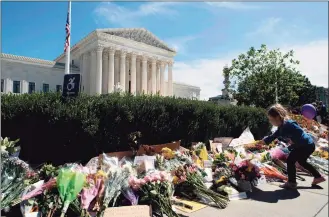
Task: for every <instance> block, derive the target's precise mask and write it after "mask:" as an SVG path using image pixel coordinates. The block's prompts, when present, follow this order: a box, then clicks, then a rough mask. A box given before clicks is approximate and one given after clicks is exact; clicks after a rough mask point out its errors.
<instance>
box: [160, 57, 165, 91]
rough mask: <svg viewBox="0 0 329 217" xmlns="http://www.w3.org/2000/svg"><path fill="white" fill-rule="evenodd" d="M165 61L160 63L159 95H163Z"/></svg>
mask: <svg viewBox="0 0 329 217" xmlns="http://www.w3.org/2000/svg"><path fill="white" fill-rule="evenodd" d="M164 72H165V63H164V62H161V63H160V95H161V96H165V76H164Z"/></svg>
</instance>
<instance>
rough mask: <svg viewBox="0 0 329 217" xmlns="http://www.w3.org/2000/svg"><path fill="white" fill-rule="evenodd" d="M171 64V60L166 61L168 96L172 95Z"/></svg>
mask: <svg viewBox="0 0 329 217" xmlns="http://www.w3.org/2000/svg"><path fill="white" fill-rule="evenodd" d="M172 65H173V62H172V61H170V62H169V63H168V91H167V95H168V96H173V75H172Z"/></svg>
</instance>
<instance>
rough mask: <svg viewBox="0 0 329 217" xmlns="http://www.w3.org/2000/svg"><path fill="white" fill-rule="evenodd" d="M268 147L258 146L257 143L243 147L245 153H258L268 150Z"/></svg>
mask: <svg viewBox="0 0 329 217" xmlns="http://www.w3.org/2000/svg"><path fill="white" fill-rule="evenodd" d="M268 148H269V147H268V146H266V145H262V144H259V143H258V141H256V142H254V143H251V144H247V145H245V146H244V149H245V150H246V152H252V153H260V152H264V151H266V150H268Z"/></svg>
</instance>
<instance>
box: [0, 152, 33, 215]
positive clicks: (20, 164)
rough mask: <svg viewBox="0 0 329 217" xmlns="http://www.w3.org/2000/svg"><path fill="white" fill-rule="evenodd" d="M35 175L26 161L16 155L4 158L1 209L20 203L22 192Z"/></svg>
mask: <svg viewBox="0 0 329 217" xmlns="http://www.w3.org/2000/svg"><path fill="white" fill-rule="evenodd" d="M35 176H36V174H35V173H34V172H33V171H32V170H30V168H29V165H28V164H27V163H25V162H24V161H22V160H20V159H18V158H16V157H11V158H8V159H6V160H4V161H3V162H2V164H1V209H5V208H9V207H10V206H12V205H15V204H17V203H20V200H21V198H20V196H21V194H22V193H23V191H24V190H25V188H26V187H27V186H28V185H29V184H30V182H32V181H34V180H33V179H34V178H35ZM31 180H32V181H31Z"/></svg>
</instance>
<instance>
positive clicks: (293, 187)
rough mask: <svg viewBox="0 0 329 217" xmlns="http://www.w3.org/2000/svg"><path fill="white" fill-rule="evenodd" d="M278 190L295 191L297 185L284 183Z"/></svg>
mask: <svg viewBox="0 0 329 217" xmlns="http://www.w3.org/2000/svg"><path fill="white" fill-rule="evenodd" d="M280 188H285V189H296V188H297V183H292V182H286V183H284V184H282V185H280Z"/></svg>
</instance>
